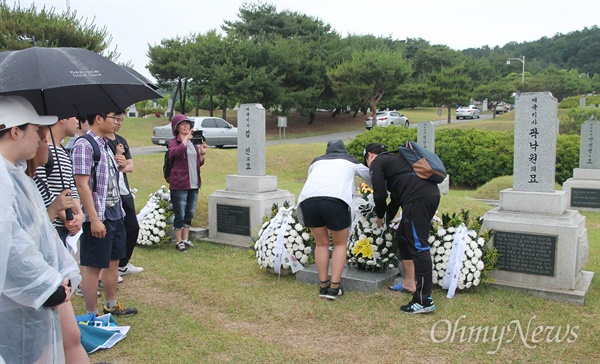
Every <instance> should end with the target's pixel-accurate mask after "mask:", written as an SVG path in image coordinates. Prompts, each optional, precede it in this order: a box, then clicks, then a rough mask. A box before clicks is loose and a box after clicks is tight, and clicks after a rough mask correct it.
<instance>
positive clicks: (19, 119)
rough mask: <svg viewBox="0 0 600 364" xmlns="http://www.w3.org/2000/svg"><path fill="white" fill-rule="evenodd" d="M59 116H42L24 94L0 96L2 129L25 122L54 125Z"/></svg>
mask: <svg viewBox="0 0 600 364" xmlns="http://www.w3.org/2000/svg"><path fill="white" fill-rule="evenodd" d="M57 121H58V117H57V116H40V115H38V113H37V111H35V109H34V108H33V105H31V103H30V102H29V101H27V99H26V98H24V97H23V96H16V95H13V96H0V130H5V129H10V128H12V127H14V126H19V125H24V124H36V125H53V124H55V123H56V122H57Z"/></svg>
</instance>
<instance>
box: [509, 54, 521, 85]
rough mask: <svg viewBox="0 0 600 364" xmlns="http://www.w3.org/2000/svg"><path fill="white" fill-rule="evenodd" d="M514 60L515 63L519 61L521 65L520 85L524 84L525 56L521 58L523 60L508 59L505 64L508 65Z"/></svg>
mask: <svg viewBox="0 0 600 364" xmlns="http://www.w3.org/2000/svg"><path fill="white" fill-rule="evenodd" d="M511 59H514V60H515V61H519V62H521V63H523V71H522V72H521V83H523V82H525V56H523V59H521V58H509V59H507V60H506V64H510V60H511Z"/></svg>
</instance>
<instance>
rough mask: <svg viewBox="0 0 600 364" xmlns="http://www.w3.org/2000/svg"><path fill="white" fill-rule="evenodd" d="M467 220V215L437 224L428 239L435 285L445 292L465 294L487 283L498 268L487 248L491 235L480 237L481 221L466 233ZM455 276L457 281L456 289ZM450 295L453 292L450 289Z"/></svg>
mask: <svg viewBox="0 0 600 364" xmlns="http://www.w3.org/2000/svg"><path fill="white" fill-rule="evenodd" d="M468 220H469V218H468V211H467V212H465V211H463V212H462V213H461V214H459V215H456V214H453V215H452V216H449V215H442V219H441V220H440V219H439V218H438V219H437V222H436V221H435V220H434V224H433V226H432V231H433V233H432V234H431V236H430V237H429V244H430V246H431V249H430V252H431V259H432V260H433V274H432V276H433V284H437V285H439V286H440V287H442V288H444V289H449V288H453V289H456V288H457V289H459V290H465V289H469V288H471V287H477V286H478V285H480V284H481V283H488V282H489V281H490V278H489V277H488V273H489V271H491V270H492V269H494V267H495V264H496V260H497V253H496V251H495V249H493V248H489V247H488V246H487V242H488V241H489V238H490V236H491V234H492V232H487V231H482V232H481V234H480V233H479V229H480V228H481V223H482V220H481V219H478V221H476V222H475V223H474V224H473V226H472V227H471V228H472V230H467V227H466V224H468ZM452 276H454V277H456V278H455V279H454V282H453V285H452V284H451V282H452V280H451V277H452ZM449 294H450V295H452V294H453V290H452V291H451V290H450V289H449Z"/></svg>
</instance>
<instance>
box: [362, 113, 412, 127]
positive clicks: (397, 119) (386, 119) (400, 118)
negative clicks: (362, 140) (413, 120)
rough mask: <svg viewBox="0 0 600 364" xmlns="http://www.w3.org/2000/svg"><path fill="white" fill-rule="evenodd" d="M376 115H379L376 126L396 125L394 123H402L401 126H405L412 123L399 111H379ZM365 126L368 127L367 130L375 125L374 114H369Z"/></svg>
mask: <svg viewBox="0 0 600 364" xmlns="http://www.w3.org/2000/svg"><path fill="white" fill-rule="evenodd" d="M376 117H377V122H376V124H375V126H382V127H386V126H394V125H400V126H402V125H403V126H406V127H408V126H409V125H410V122H409V121H408V118H407V117H406V116H404V115H403V114H401V113H399V112H397V111H378V112H377V114H376ZM365 127H366V128H367V130H370V129H371V128H372V127H373V116H372V115H371V116H369V118H368V119H367V121H365Z"/></svg>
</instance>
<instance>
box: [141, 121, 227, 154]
mask: <svg viewBox="0 0 600 364" xmlns="http://www.w3.org/2000/svg"><path fill="white" fill-rule="evenodd" d="M188 119H190V120H192V121H193V122H194V125H192V128H194V129H196V130H202V134H203V135H204V138H205V139H206V143H207V144H208V145H214V146H216V147H217V148H222V147H223V146H225V145H236V146H237V136H238V130H237V128H236V127H234V126H233V125H231V124H229V123H228V122H227V121H225V120H223V119H221V118H217V117H212V116H189V117H188ZM171 138H173V132H172V130H171V123H169V124H167V125H164V126H157V127H156V128H154V130H153V131H152V143H154V144H157V145H164V146H168V145H169V140H171Z"/></svg>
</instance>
